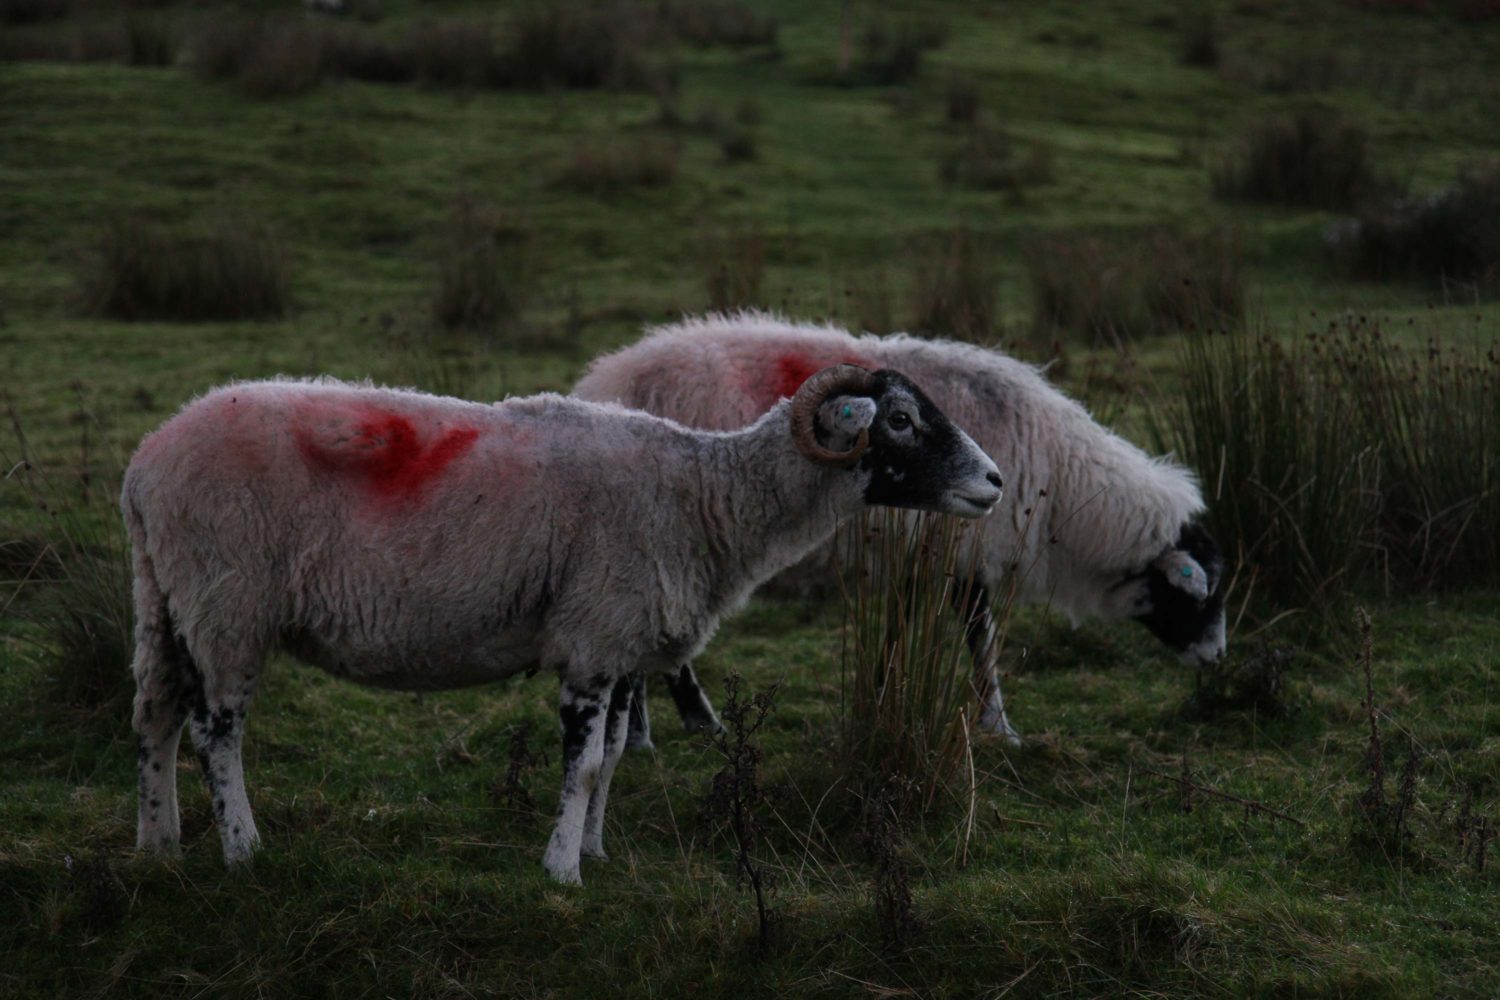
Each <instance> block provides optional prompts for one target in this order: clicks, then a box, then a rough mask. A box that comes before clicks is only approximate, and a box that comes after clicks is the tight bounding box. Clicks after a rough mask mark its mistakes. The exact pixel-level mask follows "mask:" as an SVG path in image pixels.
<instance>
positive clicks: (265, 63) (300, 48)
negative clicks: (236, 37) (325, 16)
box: [239, 20, 326, 98]
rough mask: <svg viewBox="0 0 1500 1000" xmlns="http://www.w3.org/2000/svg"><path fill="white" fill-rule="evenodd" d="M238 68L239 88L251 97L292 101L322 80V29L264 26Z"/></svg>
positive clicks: (279, 23)
mask: <svg viewBox="0 0 1500 1000" xmlns="http://www.w3.org/2000/svg"><path fill="white" fill-rule="evenodd" d="M255 34H256V38H255V41H254V43H253V45H252V47H251V49H250V50H249V52H247V53H246V54H245V56H244V61H243V62H242V63H241V64H240V67H239V75H240V85H241V86H242V87H244V89H245V93H247V94H249V95H250V96H251V97H259V98H273V97H295V96H296V95H298V94H304V93H306V92H307V91H309V90H311V89H312V88H314V87H316V86H317V85H318V83H319V81H321V80H322V79H323V44H324V38H325V34H326V33H325V32H324V30H323V29H322V28H320V27H316V26H313V25H309V24H302V23H298V22H295V21H288V20H278V21H272V22H267V23H266V24H264V25H262V26H261V27H260V29H259V30H258V31H257V32H256V33H255Z"/></svg>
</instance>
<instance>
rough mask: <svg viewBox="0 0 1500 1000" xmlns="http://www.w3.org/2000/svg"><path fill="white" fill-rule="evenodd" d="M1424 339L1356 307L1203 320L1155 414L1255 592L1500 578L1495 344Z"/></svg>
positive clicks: (1285, 599) (1311, 596) (1288, 594)
mask: <svg viewBox="0 0 1500 1000" xmlns="http://www.w3.org/2000/svg"><path fill="white" fill-rule="evenodd" d="M1496 351H1497V348H1496V347H1494V346H1491V347H1489V348H1488V350H1485V349H1483V347H1482V346H1479V347H1443V346H1441V345H1439V344H1437V343H1436V342H1433V343H1431V344H1429V346H1428V347H1427V349H1426V350H1425V351H1423V350H1418V349H1412V348H1409V347H1406V346H1403V344H1401V343H1400V342H1398V341H1396V340H1394V339H1393V338H1391V337H1390V336H1389V335H1388V334H1387V333H1386V331H1385V330H1383V329H1382V327H1381V326H1380V324H1379V323H1375V322H1371V321H1368V320H1366V319H1365V318H1364V317H1353V316H1345V317H1343V318H1342V319H1340V320H1335V321H1334V322H1332V323H1330V324H1329V326H1328V328H1327V329H1326V330H1324V331H1322V332H1319V333H1316V334H1311V335H1308V336H1306V337H1302V338H1296V339H1293V340H1288V341H1282V340H1278V339H1275V338H1273V337H1271V336H1268V335H1264V334H1262V335H1256V334H1251V333H1247V332H1234V333H1221V334H1203V335H1198V336H1194V337H1192V338H1190V339H1189V340H1188V341H1187V343H1186V347H1185V348H1184V351H1183V356H1182V358H1183V387H1182V389H1181V391H1180V392H1179V394H1178V396H1177V398H1176V400H1175V401H1174V402H1173V403H1172V404H1171V405H1170V406H1169V407H1168V411H1167V412H1168V413H1169V414H1170V415H1171V416H1170V418H1169V423H1166V424H1161V423H1158V424H1157V427H1156V435H1157V440H1158V444H1159V445H1160V446H1162V447H1163V448H1172V449H1175V450H1176V451H1177V452H1178V454H1180V455H1181V456H1183V457H1184V458H1185V459H1186V460H1187V461H1188V462H1189V463H1190V464H1191V465H1193V466H1194V467H1195V468H1196V469H1197V470H1198V471H1199V473H1200V475H1201V476H1202V477H1203V480H1204V482H1205V484H1206V485H1207V488H1208V489H1207V492H1208V495H1209V515H1208V516H1209V518H1210V521H1211V523H1212V524H1213V527H1214V530H1215V532H1216V535H1217V537H1218V538H1219V540H1220V542H1221V543H1227V544H1228V548H1229V551H1230V553H1231V554H1232V556H1233V558H1234V561H1237V562H1238V563H1239V565H1241V566H1244V567H1247V569H1248V571H1249V572H1251V573H1253V574H1254V576H1255V582H1256V583H1257V584H1258V586H1259V587H1260V588H1261V590H1260V593H1262V594H1263V595H1267V596H1270V597H1271V599H1272V600H1273V601H1275V602H1277V603H1279V604H1281V605H1283V606H1288V605H1295V604H1298V603H1305V604H1312V605H1319V606H1321V605H1326V604H1327V603H1328V602H1329V601H1330V600H1332V599H1333V598H1334V597H1335V596H1337V595H1338V594H1340V593H1342V592H1344V591H1346V590H1353V591H1356V592H1358V591H1359V590H1360V589H1361V588H1366V587H1372V586H1383V587H1387V588H1388V587H1390V586H1392V585H1396V584H1399V585H1401V586H1417V587H1437V588H1452V587H1460V586H1481V587H1485V586H1489V587H1492V586H1495V585H1496V584H1497V583H1500V575H1497V568H1500V549H1497V547H1496V546H1497V540H1496V539H1495V538H1494V537H1493V533H1492V532H1488V531H1486V530H1484V529H1483V528H1481V527H1480V525H1483V524H1494V523H1500V520H1497V519H1500V478H1497V477H1500V468H1497V467H1496V465H1495V463H1493V462H1491V461H1487V460H1486V458H1485V456H1489V455H1495V454H1500V354H1497V353H1496Z"/></svg>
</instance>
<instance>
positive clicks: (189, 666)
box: [132, 583, 199, 854]
mask: <svg viewBox="0 0 1500 1000" xmlns="http://www.w3.org/2000/svg"><path fill="white" fill-rule="evenodd" d="M141 586H142V585H141V584H140V583H137V589H138V590H140V589H141ZM148 586H150V584H148ZM150 596H151V599H152V607H151V608H150V609H149V610H146V611H142V610H140V609H139V608H138V611H137V625H136V648H135V663H134V666H133V671H134V673H135V684H136V690H135V706H134V712H133V716H132V724H133V726H134V728H135V732H136V766H137V769H138V771H139V775H138V778H137V788H138V789H139V795H140V803H139V807H138V812H137V817H136V828H135V830H136V832H135V846H136V847H137V848H138V849H140V850H148V851H160V852H162V853H167V854H175V853H176V852H177V851H178V846H179V841H180V839H181V829H182V828H181V820H180V818H179V813H178V808H177V745H178V743H179V741H180V740H181V739H182V724H183V722H185V721H186V720H187V715H188V707H189V705H190V704H191V703H192V700H193V698H194V697H195V695H196V692H197V690H198V687H199V674H198V669H197V667H196V666H194V665H193V662H192V658H191V657H190V656H189V655H188V651H187V648H186V647H185V646H184V645H183V644H182V640H180V639H178V638H177V637H176V636H175V635H173V634H172V624H171V619H170V617H169V616H168V614H167V609H166V601H165V600H163V599H162V598H161V596H160V595H159V594H155V593H153V594H151V595H150Z"/></svg>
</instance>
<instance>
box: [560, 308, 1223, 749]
mask: <svg viewBox="0 0 1500 1000" xmlns="http://www.w3.org/2000/svg"><path fill="white" fill-rule="evenodd" d="M837 362H849V363H853V364H859V365H866V366H871V365H873V366H889V367H892V368H896V369H898V370H900V371H902V372H905V373H907V374H908V375H910V376H911V377H912V378H914V379H915V380H917V382H918V383H919V384H921V385H922V386H924V387H925V388H926V389H927V391H928V392H929V393H931V394H932V397H933V399H935V400H936V401H937V403H938V405H939V406H941V407H942V408H943V410H944V411H945V412H947V413H949V414H950V415H952V417H953V419H955V420H957V421H958V422H959V423H960V424H962V425H963V426H965V427H967V428H969V429H970V430H971V432H972V433H973V434H974V436H975V439H976V440H977V441H978V442H979V444H980V445H981V446H982V447H983V448H984V449H985V451H986V452H988V453H989V455H990V457H992V458H993V459H995V461H996V463H997V464H998V465H999V466H1000V467H1001V468H1002V469H1005V470H1007V471H1006V475H1007V477H1009V478H1010V480H1011V482H1010V486H1009V488H1008V498H1007V500H1006V501H1005V502H1004V503H1003V504H1002V506H1001V509H1000V510H999V511H998V512H997V513H996V515H995V516H994V517H992V518H990V519H988V520H987V521H986V522H985V523H984V525H982V526H981V529H980V530H981V531H982V533H983V541H982V543H981V544H982V552H981V555H980V556H979V565H977V566H974V567H972V571H973V572H975V573H977V575H978V579H977V580H976V581H975V584H976V585H975V586H974V587H973V588H971V592H972V593H973V595H974V599H973V600H972V601H971V602H970V603H969V604H968V606H967V607H965V608H960V609H957V610H958V611H959V612H960V613H962V614H965V615H967V616H968V640H969V646H970V649H971V652H972V654H973V657H974V661H975V668H976V676H977V677H979V678H980V679H981V681H980V685H979V686H980V687H981V688H982V690H981V692H980V696H981V699H982V701H983V706H982V709H981V711H980V713H979V719H978V724H979V726H980V727H981V729H983V730H987V731H990V732H994V733H997V734H1000V735H1001V736H1003V737H1004V738H1005V739H1007V740H1008V741H1009V742H1010V743H1011V744H1013V745H1018V744H1019V742H1020V737H1019V735H1018V734H1017V733H1016V731H1015V729H1014V728H1013V727H1012V726H1011V724H1010V720H1009V719H1008V717H1007V716H1006V713H1005V701H1004V697H1003V695H1002V693H1001V690H1000V683H999V677H998V675H997V673H996V670H995V663H994V660H995V656H996V645H997V644H996V642H995V631H994V624H993V621H992V620H991V617H990V610H989V604H990V593H991V592H992V591H995V590H997V589H998V588H999V587H1001V585H1002V584H1004V585H1005V586H1006V587H1008V588H1010V592H1011V593H1013V595H1014V598H1015V600H1016V601H1017V602H1018V603H1020V604H1027V603H1032V604H1038V603H1043V604H1048V605H1050V606H1052V607H1053V608H1056V609H1057V610H1059V611H1061V612H1062V613H1063V614H1065V615H1066V616H1067V617H1068V618H1069V619H1070V620H1072V621H1073V623H1074V624H1077V623H1079V622H1081V621H1083V620H1085V619H1089V618H1100V619H1104V620H1117V619H1121V618H1134V619H1135V620H1137V621H1139V622H1142V623H1143V624H1145V625H1146V627H1147V628H1149V629H1150V630H1151V631H1152V632H1153V633H1154V634H1155V635H1156V636H1157V637H1158V638H1159V639H1161V640H1163V641H1164V642H1165V643H1167V644H1168V645H1169V646H1171V647H1173V648H1175V649H1176V650H1177V651H1179V652H1180V653H1181V655H1182V658H1183V659H1184V660H1185V661H1186V662H1188V663H1191V664H1202V663H1207V662H1211V661H1215V660H1217V659H1218V658H1219V657H1220V656H1222V655H1223V652H1224V648H1225V629H1224V608H1223V598H1222V594H1221V593H1220V591H1219V580H1220V576H1221V575H1222V570H1223V561H1222V559H1221V557H1220V555H1219V550H1218V547H1217V546H1216V544H1215V543H1214V540H1213V539H1212V537H1210V535H1209V533H1208V532H1207V531H1206V530H1205V529H1204V528H1203V527H1202V525H1201V524H1200V523H1198V517H1199V515H1200V514H1202V513H1203V511H1204V503H1203V497H1202V494H1201V493H1200V491H1199V488H1198V485H1197V482H1196V480H1195V479H1194V477H1193V475H1192V474H1191V473H1190V472H1189V471H1188V470H1186V469H1184V468H1182V467H1181V466H1179V465H1177V464H1175V463H1174V462H1172V461H1170V460H1168V459H1165V458H1151V457H1149V456H1147V455H1146V454H1145V453H1144V452H1143V451H1141V450H1140V449H1139V448H1137V447H1135V446H1134V445H1132V444H1130V443H1129V442H1127V441H1125V440H1123V439H1122V438H1120V437H1118V436H1116V435H1115V434H1113V433H1111V432H1110V431H1108V430H1106V429H1105V428H1103V427H1101V426H1100V425H1099V424H1097V423H1095V422H1094V420H1093V419H1092V418H1091V417H1090V416H1089V414H1088V412H1087V411H1086V410H1085V409H1084V408H1083V407H1082V406H1080V405H1078V404H1077V403H1076V402H1074V401H1073V400H1071V399H1069V398H1068V397H1067V396H1065V395H1064V394H1063V393H1061V392H1060V391H1058V390H1057V389H1055V388H1053V387H1052V386H1051V385H1050V384H1048V382H1047V381H1046V380H1045V379H1044V378H1043V377H1042V375H1041V373H1040V371H1039V370H1038V369H1036V368H1034V367H1033V366H1031V365H1027V364H1024V363H1022V362H1019V361H1016V360H1015V359H1013V358H1010V357H1007V356H1005V355H1003V354H1001V353H999V352H997V351H994V350H987V349H984V348H981V347H977V346H974V345H972V344H963V343H955V342H952V341H942V340H925V339H917V338H913V337H908V336H904V335H894V336H888V337H875V336H869V335H866V336H861V337H855V336H852V335H850V334H849V333H848V332H846V331H844V330H841V329H838V328H836V327H834V326H831V325H824V326H815V325H807V324H797V323H791V322H787V321H785V320H782V319H780V318H779V317H777V316H775V315H772V314H767V313H760V312H743V313H739V314H734V315H709V316H706V317H704V318H701V319H685V320H683V321H682V322H680V323H677V324H675V325H670V326H663V327H657V328H653V329H650V330H648V331H647V334H646V336H645V337H644V338H643V339H641V340H640V341H638V342H636V343H634V344H632V345H630V346H628V347H626V348H624V349H622V350H620V351H618V352H616V353H614V354H609V355H605V356H603V357H600V358H598V359H596V360H595V361H594V362H593V363H592V365H591V366H590V368H589V369H588V371H587V373H586V374H585V376H584V378H583V379H582V380H581V381H579V382H578V384H577V385H576V386H575V388H574V390H573V394H574V395H575V396H579V397H581V398H584V399H591V400H599V401H606V400H607V401H611V402H618V403H623V404H624V405H626V406H633V407H638V408H641V409H644V410H647V411H648V412H651V413H657V414H660V415H662V416H666V417H671V418H673V419H675V420H680V421H682V422H683V423H685V424H688V425H689V426H694V427H704V428H714V429H728V428H732V427H738V426H741V425H743V424H745V423H747V422H749V421H751V420H753V419H755V418H756V417H757V416H758V415H759V414H761V413H762V412H764V411H765V410H766V409H767V408H768V407H770V406H772V405H774V404H775V402H776V400H778V399H780V398H781V397H784V396H787V395H790V394H791V393H793V392H795V391H796V389H797V386H798V385H799V384H800V383H801V381H802V380H803V379H804V378H806V377H807V376H808V375H810V374H811V373H812V372H813V371H815V370H817V369H818V368H821V367H823V366H824V365H828V364H833V363H837ZM832 549H833V546H829V547H827V548H825V550H824V551H823V552H822V553H821V554H820V555H819V556H818V557H817V558H816V559H815V560H814V562H815V563H816V564H819V565H820V566H821V567H822V568H824V569H827V568H831V567H832V566H834V565H836V564H837V563H838V562H839V559H840V557H839V555H838V554H837V553H836V552H833V551H832ZM806 569H807V567H799V568H798V570H797V571H796V575H797V576H799V577H805V576H806V575H807V573H806ZM669 686H670V689H671V692H672V696H673V699H674V700H675V701H676V703H677V706H678V709H679V713H680V714H681V715H682V717H683V722H684V724H685V725H686V726H688V728H690V729H691V728H695V727H698V726H709V727H713V726H717V725H718V720H717V718H716V717H715V716H714V714H713V709H712V706H711V705H709V704H708V702H707V700H706V699H705V698H704V697H703V695H702V691H701V688H700V687H699V685H698V683H697V680H696V678H695V677H694V676H693V672H692V669H691V666H690V665H689V664H681V665H679V666H678V667H677V668H676V669H675V671H673V672H672V673H671V674H670V683H669ZM636 694H637V699H636V702H635V712H634V713H633V715H632V724H633V725H634V726H635V728H634V729H633V730H632V732H631V734H630V742H631V745H632V746H646V745H649V744H650V728H649V717H648V716H647V715H646V713H645V697H644V695H645V691H644V686H643V684H642V685H639V686H638V687H637V691H636Z"/></svg>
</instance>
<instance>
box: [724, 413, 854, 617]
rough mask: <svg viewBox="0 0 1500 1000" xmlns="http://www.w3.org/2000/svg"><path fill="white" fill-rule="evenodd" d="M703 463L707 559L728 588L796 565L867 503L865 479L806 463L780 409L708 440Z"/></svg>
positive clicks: (764, 577)
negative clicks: (750, 424) (734, 431)
mask: <svg viewBox="0 0 1500 1000" xmlns="http://www.w3.org/2000/svg"><path fill="white" fill-rule="evenodd" d="M704 458H705V461H704V462H703V463H702V468H703V482H702V484H701V487H700V495H701V496H702V498H703V500H702V504H703V506H702V516H703V519H704V522H705V529H706V531H705V533H706V536H707V537H708V538H709V539H712V540H713V542H712V545H711V549H714V550H716V551H710V553H708V555H709V557H710V559H711V561H712V562H713V564H714V567H715V569H716V570H717V572H718V573H719V574H721V575H723V576H724V577H726V578H725V579H724V580H723V581H722V583H723V584H726V585H728V589H734V587H735V584H738V583H740V582H741V581H742V580H743V582H744V583H747V584H749V585H751V586H754V585H758V584H760V583H762V582H763V581H765V580H767V579H769V578H771V577H772V576H774V575H776V574H777V573H779V572H780V571H782V570H783V569H786V568H787V567H789V566H792V565H794V564H796V563H797V562H798V561H800V560H801V559H802V558H803V557H804V556H806V555H808V554H809V553H811V552H812V551H813V550H814V549H816V548H817V547H818V546H819V545H821V544H823V543H824V542H826V541H827V540H828V539H830V538H831V537H833V534H834V532H835V531H837V530H838V526H839V524H840V523H841V522H843V521H844V520H846V519H848V518H849V517H852V516H853V515H855V514H857V513H858V512H859V511H861V510H862V509H864V506H865V504H864V486H865V482H864V478H865V477H863V476H861V475H860V474H859V473H856V472H853V471H850V470H845V469H836V468H831V467H829V466H823V465H817V464H814V463H813V462H810V461H808V460H807V459H806V458H805V457H804V456H803V455H802V453H801V452H799V451H798V450H797V447H796V445H795V444H793V442H792V435H791V427H790V420H789V419H788V410H787V408H786V406H784V405H783V406H781V407H778V408H776V409H774V410H772V411H771V413H770V414H768V415H767V416H766V417H764V418H762V419H761V420H760V421H759V422H757V423H756V424H755V425H753V426H752V427H750V428H748V429H747V430H744V431H740V432H737V433H733V434H727V435H723V436H716V437H715V438H713V439H711V442H710V444H709V447H708V448H707V449H706V453H705V456H704Z"/></svg>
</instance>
